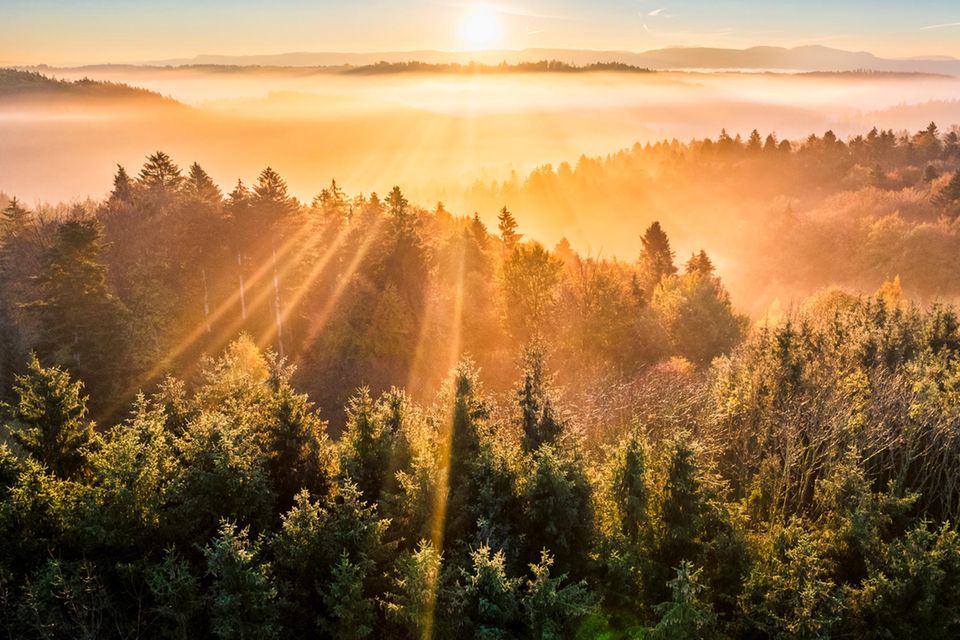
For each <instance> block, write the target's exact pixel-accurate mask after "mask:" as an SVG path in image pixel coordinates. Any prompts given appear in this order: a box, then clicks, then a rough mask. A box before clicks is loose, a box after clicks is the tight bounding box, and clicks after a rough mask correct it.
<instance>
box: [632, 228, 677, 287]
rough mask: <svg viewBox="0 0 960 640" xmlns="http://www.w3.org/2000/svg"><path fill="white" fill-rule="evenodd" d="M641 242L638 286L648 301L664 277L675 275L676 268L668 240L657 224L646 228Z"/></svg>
mask: <svg viewBox="0 0 960 640" xmlns="http://www.w3.org/2000/svg"><path fill="white" fill-rule="evenodd" d="M641 242H642V243H643V248H642V249H641V250H640V285H641V287H643V291H644V293H645V294H646V295H647V297H648V299H649V296H650V295H651V294H652V293H653V290H654V289H656V287H657V285H658V284H660V281H661V280H662V279H663V278H664V277H666V276H672V275H674V274H676V273H677V267H676V265H674V263H673V260H674V253H673V250H672V249H671V248H670V239H669V238H667V234H666V233H664V231H663V229H662V228H661V227H660V223H659V222H654V223H653V224H651V225H650V226H649V227H647V230H646V231H645V232H644V233H643V237H642V238H641Z"/></svg>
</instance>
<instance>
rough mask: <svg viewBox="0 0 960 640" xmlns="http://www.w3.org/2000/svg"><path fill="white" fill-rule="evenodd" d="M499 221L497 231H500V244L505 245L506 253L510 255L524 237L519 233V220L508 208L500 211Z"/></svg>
mask: <svg viewBox="0 0 960 640" xmlns="http://www.w3.org/2000/svg"><path fill="white" fill-rule="evenodd" d="M497 220H498V224H497V229H499V230H500V242H502V243H503V248H504V251H506V252H507V253H509V252H511V251H513V248H514V247H516V246H517V243H519V242H520V239H521V238H522V237H523V235H522V234H519V233H517V227H518V225H517V220H516V218H514V217H513V214H512V213H510V212H509V211H508V210H507V208H506V207H504V208H503V209H501V210H500V215H498V216H497Z"/></svg>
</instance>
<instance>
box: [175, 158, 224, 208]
mask: <svg viewBox="0 0 960 640" xmlns="http://www.w3.org/2000/svg"><path fill="white" fill-rule="evenodd" d="M184 193H185V194H186V195H187V196H189V197H191V198H193V199H194V200H196V201H198V202H203V203H205V204H209V205H219V204H220V202H221V201H222V200H223V193H221V191H220V187H218V186H217V185H216V184H214V182H213V180H212V179H211V178H210V176H209V175H207V172H206V171H204V170H203V168H202V167H201V166H200V165H199V164H197V163H196V162H194V163H193V164H192V165H190V174H189V175H188V176H187V180H186V183H185V184H184Z"/></svg>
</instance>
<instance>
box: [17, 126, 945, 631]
mask: <svg viewBox="0 0 960 640" xmlns="http://www.w3.org/2000/svg"><path fill="white" fill-rule="evenodd" d="M654 156H655V157H656V158H657V162H661V163H663V165H664V166H668V165H669V166H673V167H682V166H684V165H685V163H688V162H693V161H691V160H690V159H689V158H691V157H695V158H697V160H696V164H697V166H698V167H700V169H701V170H702V169H703V168H704V167H712V169H711V171H715V172H716V175H715V174H713V173H708V174H703V175H702V179H703V180H705V181H708V182H711V183H716V184H722V180H721V179H720V178H719V177H717V175H719V174H721V173H722V172H723V171H724V170H726V169H729V168H730V167H737V166H740V165H741V164H742V163H751V164H752V166H754V167H774V166H777V167H779V169H778V171H781V172H782V173H780V174H779V175H782V176H787V177H784V178H783V184H780V185H778V186H777V187H776V188H778V189H779V188H784V189H785V188H787V186H784V185H789V184H793V182H792V180H793V179H794V178H796V179H797V180H801V183H802V184H809V183H812V182H814V181H815V180H825V179H826V178H827V176H828V175H836V174H833V173H830V171H831V167H834V166H841V165H842V166H845V167H846V166H848V165H849V163H851V162H854V161H856V162H857V163H861V164H862V166H868V165H869V164H872V165H874V166H875V168H876V165H880V166H879V168H876V170H875V171H871V172H870V174H869V176H870V177H869V179H870V180H872V181H874V184H873V185H872V186H870V187H864V189H869V190H870V191H869V193H871V194H875V195H877V197H887V196H884V195H882V194H887V193H888V192H889V191H894V193H895V194H898V195H895V196H892V197H898V198H903V197H906V196H904V191H905V190H908V189H909V190H912V191H911V193H915V194H917V195H916V200H915V202H916V209H915V212H916V216H915V217H908V216H904V217H903V218H902V219H901V223H902V224H909V225H913V226H911V229H913V232H914V233H917V234H919V233H921V232H922V233H924V234H927V235H925V236H924V238H926V240H925V242H927V243H929V244H924V245H923V246H924V248H925V249H924V250H925V251H928V252H929V251H934V250H942V251H944V252H945V253H944V254H943V255H946V252H947V251H948V249H947V248H945V247H949V246H952V245H950V244H949V242H948V241H947V240H945V239H944V238H949V237H952V236H951V234H952V233H953V230H952V229H953V226H954V224H955V219H956V213H957V211H956V208H957V206H958V204H960V171H958V166H957V164H958V162H960V157H958V150H957V137H956V134H955V133H949V134H946V135H944V134H942V133H941V132H940V131H939V130H938V129H937V128H936V127H935V126H931V128H929V129H928V130H926V132H920V133H918V134H916V136H911V137H910V138H908V139H906V140H903V139H900V138H898V137H897V136H896V135H894V134H892V133H891V132H881V131H875V132H871V133H870V134H868V135H866V136H864V137H863V138H861V139H858V140H852V141H850V142H841V141H840V140H838V139H836V136H833V137H830V136H827V135H825V136H823V137H812V138H811V139H809V140H807V141H806V142H805V143H804V144H803V145H797V146H796V147H795V146H794V145H792V144H790V143H782V142H780V141H778V140H776V139H775V138H773V137H772V136H771V137H769V138H767V139H766V141H763V139H762V138H761V137H760V135H759V133H757V134H756V135H751V136H750V138H749V139H748V140H746V141H743V140H737V139H736V138H731V137H730V136H721V138H720V140H719V141H717V142H712V141H711V142H710V143H709V144H708V143H707V142H696V143H693V144H691V145H689V146H684V147H678V146H677V145H674V144H671V143H664V144H663V145H659V146H656V147H651V148H650V149H637V150H634V152H632V155H624V156H622V157H621V158H620V160H616V159H611V160H610V161H609V163H608V164H607V165H602V166H601V165H596V166H595V168H596V170H597V175H598V176H604V175H607V176H609V175H613V174H614V173H613V167H619V168H618V169H617V170H616V171H617V172H619V173H617V174H616V175H618V176H619V177H618V178H617V179H618V180H626V179H627V176H628V175H629V173H630V168H631V167H632V166H633V165H632V162H633V161H634V160H635V159H636V158H640V157H644V158H646V157H654ZM855 159H856V160H855ZM618 163H619V164H618ZM831 163H834V164H831ZM589 166H594V165H590V164H589V163H586V162H585V163H584V164H583V168H581V167H578V168H577V173H576V174H572V175H569V176H568V175H566V174H564V173H563V172H561V173H560V174H552V173H551V174H550V175H553V176H554V177H553V178H552V179H553V180H555V181H557V185H559V186H557V188H559V189H562V188H566V187H565V186H563V185H569V184H575V183H577V182H576V181H577V180H579V178H578V177H577V176H582V175H583V174H582V173H581V172H585V171H587V168H588V167H589ZM921 166H922V167H924V168H923V169H917V171H919V172H920V173H921V174H922V177H918V173H917V171H914V170H913V169H910V170H909V171H908V170H907V167H913V168H917V167H921ZM928 168H929V170H927V169H928ZM684 170H686V169H684ZM558 175H559V176H561V177H558ZM543 176H547V174H546V173H544V174H543ZM790 176H792V177H790ZM598 179H601V178H598ZM602 179H607V178H602ZM802 181H806V183H803V182H802ZM577 184H579V183H577ZM531 185H532V183H530V182H528V183H527V184H526V185H524V186H523V187H518V189H519V190H518V191H517V192H516V193H515V194H514V195H513V196H511V197H520V198H521V199H522V198H523V197H524V196H523V194H524V193H533V191H534V190H535V189H534V186H531ZM764 185H766V183H761V187H758V189H760V188H766V186H764ZM555 186H556V185H555ZM500 188H501V187H497V189H500ZM718 188H720V187H718ZM492 193H493V192H492ZM495 193H500V194H501V195H503V193H505V192H499V191H495ZM517 194H519V195H517ZM490 197H491V198H493V197H494V195H490ZM501 200H502V201H501V202H498V203H497V204H496V205H491V206H493V207H495V209H494V210H496V211H498V212H499V213H498V214H497V218H496V220H497V224H496V227H493V226H492V225H490V226H488V225H487V224H485V223H484V222H483V220H482V219H481V217H480V216H479V215H477V214H474V215H470V216H462V217H461V216H456V215H453V214H452V213H450V212H449V211H448V210H447V208H446V207H445V206H444V205H443V204H442V203H437V204H436V205H435V206H431V207H429V208H423V207H420V206H417V205H416V204H414V203H412V202H410V200H409V199H408V197H407V196H406V195H405V194H404V192H403V191H402V190H401V188H400V187H395V188H393V189H392V190H391V191H389V192H387V193H384V194H376V193H371V194H369V195H349V194H347V193H345V192H344V191H343V189H342V188H341V187H340V186H339V185H338V184H337V183H336V182H335V181H333V182H331V183H330V184H329V185H328V186H327V187H325V188H323V189H322V190H321V191H320V192H319V193H318V194H317V195H316V197H315V198H313V199H312V201H311V202H309V203H304V202H301V201H299V200H298V199H296V198H295V197H293V196H292V195H291V193H290V190H289V188H288V186H287V184H286V182H285V180H284V179H283V177H282V176H281V175H280V174H279V173H278V172H277V171H275V170H274V169H272V168H270V167H267V168H265V169H263V171H262V172H260V174H259V175H258V176H257V177H256V178H255V180H253V181H252V182H250V183H249V184H247V183H245V182H243V181H238V182H237V183H236V184H235V185H232V186H230V187H221V186H220V185H218V184H216V183H215V182H214V181H213V180H212V179H211V177H210V176H209V174H208V173H207V172H206V171H205V170H204V169H203V168H202V167H201V166H200V165H199V164H197V163H194V164H192V165H190V166H189V167H181V166H180V165H178V164H177V162H176V161H175V160H174V159H173V158H171V157H170V156H169V155H167V154H166V153H164V152H159V151H158V152H156V153H154V154H151V155H150V156H149V157H148V158H147V159H146V161H145V163H144V165H143V166H142V167H141V168H140V170H139V171H138V172H136V173H133V172H128V171H127V170H126V169H125V168H124V167H117V170H116V173H115V178H114V183H113V188H112V191H111V193H110V196H109V197H108V198H107V199H105V200H104V201H102V202H89V203H85V204H81V205H77V206H74V207H33V208H29V207H26V206H24V204H23V203H21V202H20V201H19V200H17V199H16V198H12V197H11V198H9V199H6V201H5V203H4V208H3V212H2V218H0V349H2V351H0V354H2V356H0V385H2V386H0V389H2V396H0V397H2V399H3V403H2V406H0V425H2V429H3V436H2V439H0V541H2V544H0V626H2V628H3V631H4V632H5V633H6V634H7V635H8V636H10V637H17V638H51V637H98V638H100V637H103V638H113V637H117V638H129V637H143V638H188V637H190V638H193V637H204V638H206V637H210V638H274V637H276V638H279V637H306V636H315V637H330V638H374V637H383V638H428V637H437V638H460V637H473V638H567V637H580V638H601V637H602V638H671V639H672V638H681V639H682V638H788V637H789V638H793V637H801V638H832V637H855V638H882V637H904V636H910V635H913V636H916V637H921V638H950V637H954V636H956V634H957V633H958V632H960V619H958V618H957V614H956V612H957V611H958V610H960V537H958V532H957V530H956V522H957V515H958V513H960V483H958V482H957V474H956V468H957V465H958V464H960V426H958V422H957V408H958V399H960V398H958V396H957V395H956V394H957V391H958V389H960V385H958V380H960V322H958V318H957V315H956V312H955V310H954V309H953V308H952V307H951V306H949V305H945V304H938V303H932V302H929V301H922V304H917V303H913V302H910V300H909V297H908V296H906V295H905V294H904V290H903V287H902V285H901V281H900V279H898V278H894V277H892V276H891V277H890V278H889V279H888V280H887V281H886V282H885V283H884V284H883V285H882V286H881V287H879V288H878V289H877V290H876V291H875V292H874V291H873V290H870V292H869V293H868V294H857V293H853V292H850V291H847V290H844V289H840V288H825V289H823V290H821V291H820V292H818V293H817V294H816V295H813V296H810V297H808V298H806V299H805V300H803V301H798V302H797V304H796V305H794V306H793V308H791V310H790V311H789V312H785V313H782V314H779V315H772V314H771V315H767V316H766V317H764V318H757V319H756V320H754V321H753V322H751V321H750V320H749V319H748V316H747V315H746V314H744V313H742V312H741V311H739V310H738V309H737V308H736V307H735V305H734V304H733V302H732V301H731V297H730V295H729V294H728V291H727V288H726V286H725V285H724V282H723V280H722V278H721V276H722V275H723V274H725V271H724V268H723V267H722V265H718V264H717V263H715V260H714V258H713V257H712V256H711V255H710V254H709V253H708V252H707V251H703V250H698V251H695V252H691V253H690V254H686V253H685V254H683V255H678V254H677V252H676V251H675V248H674V243H673V242H672V240H671V234H672V232H673V229H672V227H671V226H670V225H669V224H667V223H664V224H661V222H653V223H651V224H649V225H648V226H647V227H646V229H645V231H644V233H643V234H642V235H640V236H638V237H636V238H635V239H634V240H635V252H634V255H633V256H632V257H630V258H629V259H626V258H623V259H615V258H604V257H601V256H596V257H595V256H590V255H581V254H580V253H578V252H577V251H575V250H574V249H573V248H572V247H571V245H570V243H569V242H566V241H560V242H559V243H557V244H556V245H555V246H552V247H548V246H544V245H543V244H541V243H540V242H538V241H537V235H536V234H534V233H531V231H530V229H529V228H528V226H527V224H526V220H527V217H526V213H525V211H524V209H523V207H520V206H515V205H514V204H511V201H510V199H509V198H507V197H503V198H501ZM504 203H507V204H506V206H504ZM793 215H794V214H793V213H791V212H790V210H786V211H785V212H784V213H783V214H782V216H779V217H777V218H776V219H775V220H770V221H768V224H769V225H771V231H770V236H769V237H770V238H771V239H773V238H779V236H781V235H783V234H785V233H786V231H784V230H787V231H790V232H791V234H792V235H790V239H792V241H793V242H794V243H795V244H798V245H799V246H801V247H803V246H804V245H803V243H802V242H801V241H800V240H801V239H802V238H803V237H804V236H803V234H804V233H807V232H808V225H810V224H813V223H812V222H811V221H809V220H808V221H807V222H805V223H803V224H801V223H798V222H797V221H796V218H793V217H791V216H793ZM895 222H896V221H892V220H887V221H886V222H884V223H883V224H886V225H893V224H894V223H895ZM820 223H821V224H822V225H823V229H824V230H832V231H833V232H834V233H837V229H845V228H846V227H844V226H843V225H845V224H847V222H846V221H845V220H842V219H840V218H839V217H835V218H824V219H823V220H821V221H820ZM830 224H833V225H836V226H834V227H831V226H829V225H830ZM871 224H874V225H876V224H880V223H879V222H875V223H871ZM825 232H826V231H825ZM870 233H871V234H873V235H875V234H877V233H879V232H878V231H877V227H875V226H871V231H870ZM871 237H873V236H871ZM888 238H890V242H891V243H893V244H892V245H887V246H888V247H892V248H891V249H890V250H889V253H888V254H870V255H869V256H863V257H862V258H861V257H859V256H858V257H856V258H851V257H850V256H849V255H843V254H838V255H836V256H833V259H834V260H836V262H837V263H844V261H850V260H854V259H857V260H860V259H862V260H864V261H866V262H865V263H864V264H866V265H867V267H870V268H874V269H876V270H882V269H883V266H881V265H882V264H885V263H883V262H882V261H883V260H885V259H886V258H888V257H889V256H894V255H901V253H899V249H897V247H898V246H899V245H897V244H896V243H897V242H904V240H903V238H902V236H900V235H897V234H892V235H890V236H888ZM776 241H777V242H781V241H782V240H780V239H778V240H776ZM771 242H774V240H771ZM877 246H879V245H877ZM798 250H800V249H798ZM870 260H873V261H874V262H869V261H870ZM803 264H806V263H805V262H803V261H801V260H798V261H797V262H795V263H794V265H795V267H796V268H800V267H799V265H803ZM871 265H873V266H871ZM946 268H947V267H946V266H944V269H946ZM944 273H946V271H944ZM894 275H895V274H894ZM944 277H946V276H944Z"/></svg>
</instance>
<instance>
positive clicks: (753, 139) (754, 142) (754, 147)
mask: <svg viewBox="0 0 960 640" xmlns="http://www.w3.org/2000/svg"><path fill="white" fill-rule="evenodd" d="M762 149H763V138H761V137H760V132H759V131H757V130H756V129H754V130H753V131H752V132H750V137H749V138H748V139H747V151H749V152H751V153H759V152H760V151H761V150H762Z"/></svg>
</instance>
